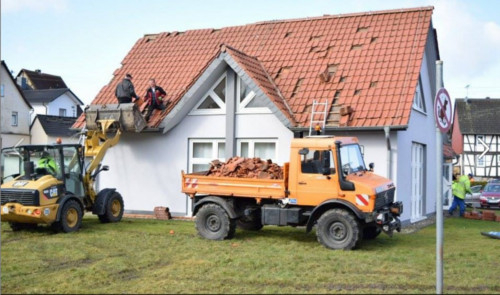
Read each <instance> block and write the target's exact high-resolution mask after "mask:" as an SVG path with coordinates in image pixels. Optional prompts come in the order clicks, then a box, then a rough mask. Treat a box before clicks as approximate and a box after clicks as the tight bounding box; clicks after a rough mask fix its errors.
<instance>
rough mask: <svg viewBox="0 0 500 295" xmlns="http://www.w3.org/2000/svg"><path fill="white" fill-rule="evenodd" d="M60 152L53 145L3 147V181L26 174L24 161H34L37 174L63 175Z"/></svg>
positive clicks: (58, 176) (57, 176)
mask: <svg viewBox="0 0 500 295" xmlns="http://www.w3.org/2000/svg"><path fill="white" fill-rule="evenodd" d="M59 159H60V153H59V152H58V149H57V148H54V147H51V146H19V147H11V148H4V149H2V159H1V164H2V166H1V167H2V168H1V169H2V183H4V182H6V181H10V180H12V179H14V178H16V177H18V176H19V175H24V174H25V172H24V168H25V166H24V163H25V162H33V166H34V168H35V171H33V172H35V173H36V174H37V175H44V174H52V175H54V176H55V177H56V178H60V177H61V172H60V167H59V166H60V165H59V163H60V160H59Z"/></svg>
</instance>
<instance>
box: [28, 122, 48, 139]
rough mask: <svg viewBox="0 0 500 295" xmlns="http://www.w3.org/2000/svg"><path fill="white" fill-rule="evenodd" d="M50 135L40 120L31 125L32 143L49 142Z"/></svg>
mask: <svg viewBox="0 0 500 295" xmlns="http://www.w3.org/2000/svg"><path fill="white" fill-rule="evenodd" d="M47 142H48V136H47V134H46V133H45V131H44V130H43V128H42V124H40V121H39V120H36V121H35V122H33V126H31V143H32V144H47Z"/></svg>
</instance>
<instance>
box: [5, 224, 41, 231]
mask: <svg viewBox="0 0 500 295" xmlns="http://www.w3.org/2000/svg"><path fill="white" fill-rule="evenodd" d="M9 225H10V228H11V229H12V231H20V230H29V229H35V228H37V226H38V224H36V223H21V222H9Z"/></svg>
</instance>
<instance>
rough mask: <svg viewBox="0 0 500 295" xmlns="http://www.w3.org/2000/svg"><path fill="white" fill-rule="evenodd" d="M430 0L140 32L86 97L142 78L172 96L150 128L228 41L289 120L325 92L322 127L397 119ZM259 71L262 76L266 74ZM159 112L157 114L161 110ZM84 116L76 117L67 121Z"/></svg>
mask: <svg viewBox="0 0 500 295" xmlns="http://www.w3.org/2000/svg"><path fill="white" fill-rule="evenodd" d="M432 10H433V7H421V8H411V9H400V10H388V11H379V12H367V13H355V14H345V15H329V16H328V15H327V16H323V17H316V18H304V19H292V20H277V21H266V22H260V23H254V24H248V25H244V26H234V27H225V28H221V29H203V30H190V31H186V32H168V33H161V34H153V35H145V36H144V37H143V38H141V39H139V40H138V41H137V42H136V44H135V45H134V46H133V48H132V49H131V50H130V52H129V53H128V54H127V56H126V57H125V58H124V60H123V61H122V67H121V68H119V69H117V70H116V71H115V72H114V77H113V79H112V80H111V81H110V83H109V84H108V85H106V86H104V87H103V88H102V89H101V91H100V92H99V94H98V95H97V97H96V98H95V99H94V101H93V104H110V103H116V98H115V97H114V90H115V87H116V85H117V83H119V82H120V81H121V80H122V78H123V77H124V75H125V73H131V74H132V75H133V77H134V80H133V82H134V85H135V87H136V92H137V93H139V94H140V95H143V94H144V93H145V89H146V87H147V83H148V79H149V78H151V77H154V78H155V79H156V81H157V84H158V85H160V86H162V87H163V88H164V89H165V90H166V91H167V98H168V99H170V100H171V101H172V103H171V104H170V106H169V107H168V108H167V112H166V113H164V114H163V115H161V114H160V112H156V113H155V114H154V116H153V117H152V119H151V120H150V122H149V125H150V127H158V125H159V124H160V123H161V120H162V119H163V118H164V117H165V116H166V115H167V114H168V112H169V111H170V110H171V109H172V108H173V107H174V106H175V105H176V103H178V102H179V100H180V99H181V98H182V97H183V95H184V94H185V93H186V92H187V91H188V90H189V88H190V87H191V86H192V85H193V84H194V83H195V82H196V80H197V79H198V78H199V77H200V75H201V74H202V73H203V72H204V71H205V70H206V69H207V67H208V65H209V64H210V63H211V62H212V61H213V60H214V59H215V58H216V57H217V56H218V55H219V54H221V51H224V50H228V53H230V54H232V56H233V57H234V59H235V60H236V61H237V62H238V63H239V64H240V66H241V67H242V68H243V69H244V70H245V71H248V72H247V74H248V75H249V76H250V77H251V78H252V79H253V80H256V79H261V81H260V82H258V81H256V84H257V85H259V86H260V87H262V88H264V89H263V92H265V93H266V94H267V96H268V97H269V98H270V100H271V101H273V103H275V104H276V105H277V107H278V109H280V110H281V111H282V112H284V113H285V115H286V116H289V117H291V118H292V120H291V122H293V124H294V126H291V127H308V126H309V120H310V114H311V105H312V101H313V100H320V101H321V102H323V101H324V100H325V99H326V100H327V101H328V106H329V107H328V108H329V110H328V111H329V112H330V115H329V118H328V120H327V126H332V127H339V126H347V127H374V126H385V125H390V126H406V125H407V124H408V119H409V115H410V110H411V106H412V102H413V97H414V93H415V88H416V85H417V82H418V76H419V72H420V67H421V64H422V60H423V54H424V49H425V45H426V41H427V37H428V34H429V32H430V28H431V27H430V26H431V16H432ZM265 78H267V79H265ZM160 116H162V117H160ZM82 125H83V118H81V117H80V118H79V121H78V123H77V124H75V127H77V128H78V127H81V126H82Z"/></svg>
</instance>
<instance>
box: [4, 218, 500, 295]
mask: <svg viewBox="0 0 500 295" xmlns="http://www.w3.org/2000/svg"><path fill="white" fill-rule="evenodd" d="M1 229H2V232H1V242H2V244H1V258H2V261H1V287H2V289H1V292H3V293H73V294H74V293H108V294H111V293H113V294H117V293H149V294H151V293H285V294H291V293H315V294H317V293H399V294H400V293H435V290H436V287H435V282H436V274H435V270H436V260H435V254H436V241H435V237H436V232H435V226H433V225H431V226H428V227H426V228H424V229H422V230H419V231H417V232H414V233H411V234H402V233H396V234H394V236H393V237H392V238H390V237H388V236H387V235H385V234H381V235H380V236H379V237H378V238H377V239H375V240H372V241H363V242H362V243H361V246H360V247H359V248H358V249H356V250H353V251H332V250H328V249H326V248H324V247H323V246H321V245H320V244H319V243H318V242H317V240H316V235H315V233H309V234H305V230H304V229H303V228H292V227H275V226H267V227H264V228H263V229H262V230H260V231H258V232H248V231H242V230H239V229H238V230H237V231H236V236H235V238H234V239H232V240H228V241H209V240H204V239H201V238H199V237H198V236H197V233H196V231H195V228H194V223H193V222H191V221H183V220H166V221H162V220H146V219H129V218H125V219H124V220H123V221H122V222H120V223H114V224H101V223H100V222H99V221H98V219H97V218H95V217H93V216H88V217H87V216H86V217H85V218H84V222H83V226H82V229H81V230H80V231H79V232H76V233H71V234H54V233H53V232H52V231H51V230H49V229H48V228H46V227H41V228H39V229H36V230H31V231H22V232H12V231H11V229H10V227H9V226H8V224H5V223H2V226H1ZM171 231H173V233H171ZM481 231H500V222H493V221H478V220H468V219H458V218H447V219H445V224H444V235H445V238H444V293H476V294H477V293H496V294H498V293H500V240H498V239H492V238H488V237H484V236H482V235H481V234H480V232H481Z"/></svg>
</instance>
